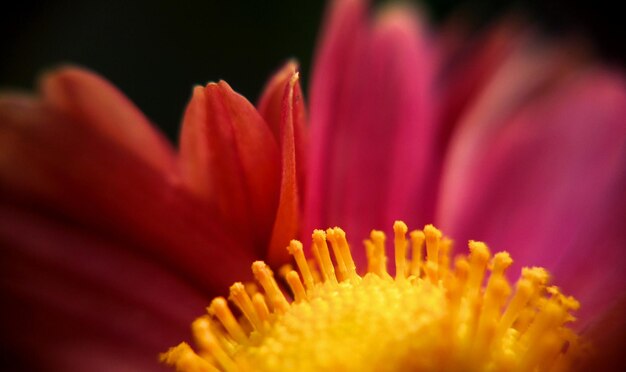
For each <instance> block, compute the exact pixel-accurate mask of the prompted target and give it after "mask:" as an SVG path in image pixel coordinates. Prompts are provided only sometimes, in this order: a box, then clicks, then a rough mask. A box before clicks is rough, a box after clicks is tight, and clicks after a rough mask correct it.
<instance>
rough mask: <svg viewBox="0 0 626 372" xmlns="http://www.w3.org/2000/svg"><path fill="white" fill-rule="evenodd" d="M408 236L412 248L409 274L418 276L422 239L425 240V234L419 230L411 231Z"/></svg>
mask: <svg viewBox="0 0 626 372" xmlns="http://www.w3.org/2000/svg"><path fill="white" fill-rule="evenodd" d="M410 236H411V247H412V248H413V252H412V258H411V275H415V276H416V277H418V278H419V277H420V275H421V273H420V271H421V267H422V248H423V246H424V240H426V236H425V235H424V232H423V231H421V230H413V231H411V234H410Z"/></svg>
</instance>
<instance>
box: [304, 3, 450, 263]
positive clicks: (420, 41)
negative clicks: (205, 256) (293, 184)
mask: <svg viewBox="0 0 626 372" xmlns="http://www.w3.org/2000/svg"><path fill="white" fill-rule="evenodd" d="M334 5H335V8H334V9H333V10H334V13H333V14H332V15H331V18H330V21H329V23H328V25H327V33H326V35H325V39H323V41H322V48H321V49H320V51H319V55H318V59H317V60H316V64H315V73H314V78H313V84H312V90H311V131H312V132H311V136H312V139H311V147H312V148H311V161H310V167H309V170H310V174H309V178H308V182H309V183H308V188H307V190H308V191H307V192H308V195H307V203H306V213H307V214H306V220H307V223H306V225H307V227H308V228H309V229H311V228H319V227H327V226H332V225H341V226H342V227H344V228H345V229H346V230H347V233H348V236H349V238H351V239H352V240H356V241H358V240H360V239H361V238H364V237H366V236H367V235H368V234H369V230H370V229H372V228H375V227H376V228H381V227H390V226H391V225H392V223H393V220H394V219H398V218H402V219H405V220H406V222H407V223H409V224H412V225H414V226H415V225H416V224H422V223H425V222H426V221H427V220H428V219H430V218H431V216H432V210H433V200H434V193H435V189H436V184H435V182H433V179H436V175H437V168H438V164H437V162H436V161H434V160H433V157H432V156H431V154H432V153H433V151H434V150H433V148H432V145H433V143H434V140H433V139H434V136H435V135H436V133H435V129H436V128H434V127H433V122H434V121H433V120H432V110H433V108H432V104H431V102H430V97H431V92H430V88H431V79H432V66H431V64H432V55H431V52H430V50H429V48H428V46H427V43H426V40H425V38H426V37H425V35H424V31H423V30H422V28H421V26H420V24H419V21H418V19H417V17H416V16H415V14H414V13H413V12H411V11H410V10H409V9H406V8H390V9H388V10H386V11H385V12H383V13H382V14H381V15H380V17H379V19H378V20H377V21H376V23H375V24H374V25H373V27H372V28H371V29H368V26H367V24H365V19H364V18H365V14H364V12H365V11H364V9H363V4H361V3H360V2H354V1H346V2H337V3H335V4H334ZM416 143H418V144H419V145H416ZM415 211H419V212H418V213H416V212H415ZM305 231H308V230H307V229H305ZM360 260H362V257H360Z"/></svg>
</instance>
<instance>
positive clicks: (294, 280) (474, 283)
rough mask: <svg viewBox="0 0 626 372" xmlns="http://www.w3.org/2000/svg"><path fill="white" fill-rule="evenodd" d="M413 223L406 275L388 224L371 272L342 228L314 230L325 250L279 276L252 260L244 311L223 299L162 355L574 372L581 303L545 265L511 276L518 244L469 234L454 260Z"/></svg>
mask: <svg viewBox="0 0 626 372" xmlns="http://www.w3.org/2000/svg"><path fill="white" fill-rule="evenodd" d="M408 231H409V230H408V227H407V226H406V224H404V222H402V221H396V223H394V225H393V246H394V260H393V262H394V263H395V272H396V274H395V277H392V276H391V275H389V272H388V268H387V257H386V253H385V251H386V250H385V244H386V243H385V241H386V236H385V233H384V232H382V231H379V230H372V232H371V234H370V236H369V239H366V240H365V241H364V243H365V249H366V256H367V260H368V262H367V269H366V270H365V272H364V273H363V274H358V273H357V267H356V265H355V263H354V259H353V257H352V253H351V249H350V246H349V245H348V242H347V239H346V235H345V232H344V231H343V230H341V229H340V228H338V227H334V228H330V229H327V230H325V231H324V230H315V231H314V232H313V234H312V242H311V251H312V253H313V256H314V260H311V259H307V257H306V255H305V254H304V250H303V246H302V243H300V242H299V241H297V240H293V241H291V242H290V244H289V247H287V249H288V251H289V253H290V254H291V255H292V256H293V258H294V261H295V266H293V267H296V268H297V270H295V269H293V267H292V266H290V265H289V266H285V267H283V268H280V269H279V272H280V273H281V275H280V277H277V278H275V277H274V274H273V273H272V271H271V270H270V268H269V267H268V266H267V265H266V264H265V263H263V262H262V261H257V262H255V263H253V265H252V271H253V274H254V276H255V278H256V280H257V282H258V283H259V284H260V287H258V286H251V285H248V284H243V283H239V282H238V283H235V284H233V285H232V286H231V288H230V295H229V297H228V298H229V300H230V301H231V302H232V304H233V306H232V309H234V310H237V311H233V310H231V306H229V305H228V302H227V300H226V299H225V298H223V297H217V298H215V299H214V300H213V301H212V302H211V304H210V306H209V307H208V309H207V310H208V313H207V314H205V315H204V316H202V317H200V318H198V319H197V320H196V321H194V322H193V324H192V332H193V336H194V342H195V346H196V349H195V351H194V350H193V349H192V348H191V347H190V346H189V345H187V344H186V343H181V344H180V345H178V346H176V347H173V348H171V349H170V350H169V351H167V352H166V353H164V354H162V355H161V360H162V361H163V362H164V363H167V364H169V365H171V366H174V367H175V368H176V369H177V370H179V371H413V370H418V371H544V370H545V371H548V370H549V371H566V370H569V369H571V368H572V366H574V365H575V363H577V362H578V361H579V360H580V359H581V358H582V357H584V355H585V352H584V350H585V348H584V347H583V346H584V343H582V342H581V341H580V340H579V338H578V336H577V335H576V334H575V333H574V332H573V331H572V330H571V329H570V328H568V325H569V323H571V322H572V321H574V320H575V318H574V317H573V315H572V311H575V310H577V309H578V308H579V306H580V304H579V303H578V301H576V300H575V299H574V298H572V297H568V296H565V295H563V294H562V293H561V291H560V290H559V289H558V288H557V287H554V286H550V285H549V275H548V273H547V271H546V270H544V269H542V268H537V267H532V268H523V269H522V273H521V276H520V279H519V280H518V281H517V283H515V285H514V286H512V285H511V284H510V283H509V281H508V279H507V276H506V270H507V268H509V266H510V265H511V264H512V262H513V260H512V258H511V257H510V255H509V254H508V253H506V252H499V253H496V254H495V255H493V256H492V255H491V253H490V251H489V248H488V247H487V246H486V245H485V244H484V243H482V242H476V241H470V242H469V254H468V255H457V256H456V257H455V259H454V263H453V264H451V259H450V257H451V253H452V240H450V239H449V238H447V237H445V236H444V235H443V234H442V233H441V232H440V231H439V230H438V229H436V228H435V227H434V226H432V225H426V226H425V227H424V228H423V230H413V231H411V232H410V233H408ZM407 233H408V238H407ZM329 244H330V246H329ZM424 246H425V247H426V252H425V253H426V254H425V255H424V254H423V253H422V251H423V248H424ZM331 253H332V256H331Z"/></svg>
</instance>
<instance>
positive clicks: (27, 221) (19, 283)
mask: <svg viewBox="0 0 626 372" xmlns="http://www.w3.org/2000/svg"><path fill="white" fill-rule="evenodd" d="M0 246H1V248H0V249H1V250H2V256H3V259H2V263H1V264H0V265H1V270H2V276H1V279H0V294H1V296H2V298H3V312H2V314H3V316H2V320H1V321H0V324H1V328H2V336H1V338H2V345H3V348H6V349H5V350H3V351H7V350H8V352H10V353H11V354H13V355H12V359H11V360H4V363H7V362H9V363H10V364H9V366H12V367H13V368H16V369H21V368H28V369H32V370H44V369H45V370H48V371H56V370H59V371H61V370H62V371H74V370H76V371H78V370H90V371H106V370H109V371H110V370H120V369H132V370H161V368H159V366H158V364H157V362H156V355H158V353H159V352H163V351H165V350H167V348H168V347H169V346H171V345H172V343H175V342H178V341H179V340H181V339H185V338H187V334H188V331H187V330H188V327H189V324H190V322H191V321H192V320H193V318H194V317H195V316H197V315H198V312H199V311H200V310H201V309H202V306H203V304H206V301H207V298H206V297H204V296H202V294H201V293H200V292H198V291H197V289H195V288H193V287H191V286H190V285H189V283H186V282H185V281H184V280H183V279H181V278H180V277H177V276H176V275H174V273H172V272H171V271H170V270H169V269H168V268H167V267H166V266H163V265H161V264H160V263H159V262H158V260H155V257H147V256H144V255H138V254H137V253H136V252H134V250H133V249H132V248H131V247H128V246H124V245H121V244H120V243H117V242H113V241H111V239H110V238H109V237H107V236H103V235H100V234H98V233H94V232H89V231H86V230H85V229H81V228H77V227H76V226H75V224H67V223H64V222H53V221H52V219H50V218H47V217H45V216H41V212H37V214H36V215H35V214H32V213H28V212H25V211H23V210H19V209H15V208H10V207H7V206H0ZM19 358H27V359H25V360H20V359H19ZM5 367H6V364H5ZM18 367H20V368H18Z"/></svg>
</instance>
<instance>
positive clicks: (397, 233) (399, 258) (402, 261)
mask: <svg viewBox="0 0 626 372" xmlns="http://www.w3.org/2000/svg"><path fill="white" fill-rule="evenodd" d="M408 230H409V229H408V227H406V224H405V223H404V222H402V221H396V222H394V224H393V232H394V246H395V254H396V280H404V279H405V278H406V246H407V241H406V232H407V231H408Z"/></svg>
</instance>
